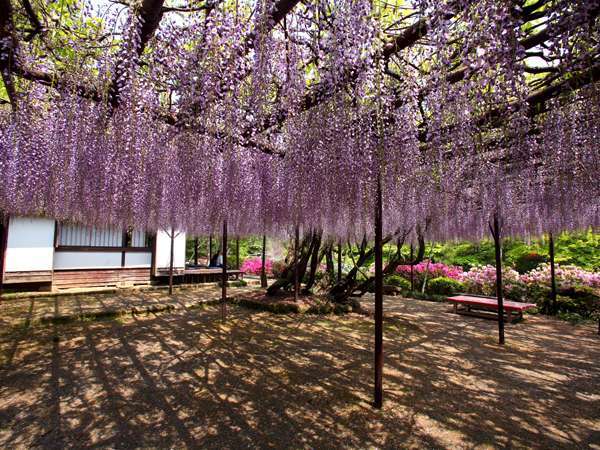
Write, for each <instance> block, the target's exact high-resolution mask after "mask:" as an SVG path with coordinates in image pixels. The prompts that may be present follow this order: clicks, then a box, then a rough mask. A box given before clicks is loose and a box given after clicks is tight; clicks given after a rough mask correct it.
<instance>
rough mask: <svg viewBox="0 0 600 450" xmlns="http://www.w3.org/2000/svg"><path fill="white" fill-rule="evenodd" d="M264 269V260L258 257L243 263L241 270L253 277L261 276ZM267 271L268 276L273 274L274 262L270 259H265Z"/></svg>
mask: <svg viewBox="0 0 600 450" xmlns="http://www.w3.org/2000/svg"><path fill="white" fill-rule="evenodd" d="M261 268H262V259H261V258H260V257H258V256H255V257H252V258H247V259H246V260H244V262H243V263H242V266H241V267H240V270H241V271H242V272H244V273H249V274H252V275H260V272H261ZM265 271H266V272H267V275H272V274H273V261H272V260H270V259H269V258H267V259H265Z"/></svg>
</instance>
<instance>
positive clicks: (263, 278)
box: [260, 234, 267, 288]
mask: <svg viewBox="0 0 600 450" xmlns="http://www.w3.org/2000/svg"><path fill="white" fill-rule="evenodd" d="M266 248H267V236H266V235H264V234H263V241H262V261H261V267H260V287H261V288H266V287H267V271H266V270H265V263H266V260H267V250H266Z"/></svg>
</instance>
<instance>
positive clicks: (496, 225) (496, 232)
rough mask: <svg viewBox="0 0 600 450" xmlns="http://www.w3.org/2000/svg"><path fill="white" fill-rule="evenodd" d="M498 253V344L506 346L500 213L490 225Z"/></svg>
mask: <svg viewBox="0 0 600 450" xmlns="http://www.w3.org/2000/svg"><path fill="white" fill-rule="evenodd" d="M490 230H491V232H492V236H493V237H494V248H495V251H496V297H497V298H498V343H499V344H500V345H504V298H503V297H504V296H503V293H502V229H501V224H500V218H499V217H498V211H496V212H494V219H493V224H492V225H490Z"/></svg>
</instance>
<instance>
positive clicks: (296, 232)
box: [294, 225, 300, 302]
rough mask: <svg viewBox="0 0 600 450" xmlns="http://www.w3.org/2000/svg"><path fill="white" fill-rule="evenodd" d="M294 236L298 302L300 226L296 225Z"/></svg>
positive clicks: (295, 287) (296, 296) (295, 284)
mask: <svg viewBox="0 0 600 450" xmlns="http://www.w3.org/2000/svg"><path fill="white" fill-rule="evenodd" d="M294 235H295V237H294V301H295V302H298V292H299V291H300V280H299V279H298V278H299V274H298V259H299V258H298V247H299V246H300V227H299V226H298V225H296V230H295V233H294Z"/></svg>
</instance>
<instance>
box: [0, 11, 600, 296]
mask: <svg viewBox="0 0 600 450" xmlns="http://www.w3.org/2000/svg"><path fill="white" fill-rule="evenodd" d="M554 3H557V4H558V6H557V5H554ZM590 3H593V2H589V1H584V0H573V1H568V2H567V1H563V2H551V5H548V8H549V12H548V21H549V22H548V24H547V27H548V28H549V29H554V30H556V33H555V34H552V35H551V36H552V37H549V38H548V39H547V40H546V42H545V43H544V44H545V45H544V52H546V53H548V55H550V54H554V55H555V56H556V55H558V57H560V62H561V64H562V66H561V67H560V68H557V77H559V75H560V74H561V73H569V72H570V71H576V70H582V69H585V68H586V67H587V66H585V64H586V61H587V60H582V59H581V56H580V55H581V53H582V52H581V49H584V48H591V47H594V46H596V45H597V41H598V30H597V29H596V28H597V27H596V28H595V27H589V26H587V25H586V24H588V23H589V17H588V15H589V4H590ZM412 4H413V6H414V8H415V11H417V12H418V11H421V12H423V13H425V12H426V13H427V14H428V15H429V18H428V20H429V21H430V23H431V24H434V25H435V26H432V27H430V28H431V29H430V30H428V36H427V39H426V40H425V41H426V42H427V45H411V46H407V47H406V48H404V47H402V48H400V47H399V48H398V50H399V52H398V55H397V56H398V58H393V59H390V60H387V61H384V59H385V58H384V56H385V49H383V50H382V48H381V41H382V40H381V37H382V36H384V35H385V30H386V29H387V25H386V23H387V22H386V21H385V20H377V17H376V16H377V15H376V14H375V13H374V12H373V10H372V4H371V2H369V1H367V0H340V1H336V2H316V3H315V4H313V3H311V4H310V5H304V7H303V8H301V9H302V11H297V12H296V13H290V14H289V15H288V16H286V22H285V30H284V31H281V30H280V28H281V27H277V30H274V27H273V23H271V22H270V21H269V20H270V19H268V18H269V17H271V16H269V14H270V12H271V11H272V10H273V8H274V3H273V2H272V1H269V0H264V1H259V2H257V4H256V5H254V6H256V8H249V10H252V11H253V12H252V17H246V18H244V20H240V19H241V17H238V11H235V12H234V11H233V10H232V8H221V7H216V8H215V9H214V11H212V12H211V13H210V15H208V16H207V17H202V18H200V17H199V16H198V17H195V18H194V19H190V20H189V23H188V22H186V23H185V24H182V23H181V21H178V20H171V21H164V23H162V24H161V28H160V29H159V30H158V31H157V33H156V34H155V36H154V37H153V41H152V42H150V43H148V44H147V45H148V47H146V50H147V51H145V52H143V53H142V54H141V56H140V54H139V53H140V50H141V48H142V47H141V45H142V43H141V41H140V39H141V27H142V26H143V24H142V23H140V22H139V21H137V20H134V19H133V18H130V19H129V20H127V21H125V26H124V31H123V33H122V36H123V40H124V42H125V44H126V45H123V46H122V48H121V50H120V51H119V52H116V55H115V54H112V53H109V52H106V54H104V55H103V57H102V58H100V59H99V60H98V61H95V62H94V64H92V65H91V66H90V65H86V64H83V63H82V64H80V65H77V64H74V67H73V68H72V69H71V70H70V71H68V73H66V74H65V76H64V77H63V78H61V82H60V83H59V84H53V86H51V87H49V86H46V85H41V84H26V83H24V84H23V86H24V87H23V92H20V95H19V99H20V105H19V108H18V109H17V110H15V111H10V110H9V109H8V108H6V109H3V110H2V111H0V210H1V211H3V212H4V213H8V214H17V215H45V216H50V217H54V218H56V219H59V220H72V221H77V222H81V223H84V224H88V225H94V226H107V225H112V226H120V227H125V226H134V227H136V228H140V229H150V230H156V229H158V228H168V227H171V226H173V227H175V228H178V229H182V230H185V231H187V232H190V233H192V234H198V235H202V234H203V235H207V234H209V233H214V232H218V230H219V229H220V227H221V223H222V221H223V220H225V219H226V220H227V221H228V223H229V229H230V231H231V232H232V233H236V234H238V235H245V234H263V233H268V234H270V235H275V236H288V235H289V234H290V232H291V231H292V230H293V229H294V226H296V225H300V226H301V228H302V231H303V232H306V231H308V230H311V229H319V230H322V232H323V236H324V238H333V237H334V238H336V240H338V239H341V240H342V241H344V242H345V241H347V240H350V241H352V242H357V241H360V240H361V239H362V238H363V236H365V235H366V236H367V237H368V238H372V236H373V228H374V223H373V221H374V220H373V217H374V214H373V205H374V204H375V195H376V192H377V189H376V186H377V183H376V181H377V180H378V179H380V180H381V185H382V193H383V205H384V206H383V224H384V225H383V226H384V233H385V234H390V233H397V232H398V230H404V231H405V232H406V233H407V234H408V240H412V241H414V240H415V238H416V236H415V234H416V233H415V230H416V229H417V227H421V228H422V229H426V237H427V239H428V240H438V241H441V240H447V239H454V238H467V239H479V238H481V237H483V236H485V235H487V234H488V224H489V220H490V216H491V215H492V214H494V213H498V214H499V215H500V217H501V222H502V225H503V226H502V228H503V235H504V236H509V235H539V234H541V233H543V232H546V231H558V230H573V229H583V228H586V227H589V226H595V227H598V226H600V214H599V212H600V186H599V184H598V182H597V175H598V169H599V167H600V159H599V158H600V156H599V155H600V152H599V151H598V136H599V135H600V86H599V85H598V83H596V84H594V83H592V84H589V86H588V87H587V88H582V89H580V90H579V91H577V92H575V93H572V92H571V90H570V89H565V90H564V91H565V93H564V95H565V97H564V98H560V99H548V100H547V101H546V102H545V103H544V108H538V109H543V110H544V111H545V112H544V114H538V115H534V114H533V112H534V111H533V109H536V108H532V107H531V106H532V105H531V104H530V100H528V98H527V92H528V89H529V88H530V85H529V84H528V80H527V77H526V72H525V66H526V64H525V63H524V62H523V61H524V58H525V57H526V54H525V50H526V49H524V48H523V46H522V42H523V39H522V38H523V33H524V32H525V31H524V28H525V27H523V26H521V25H522V24H521V22H520V20H521V19H520V18H519V14H516V13H515V10H514V9H513V8H512V7H511V5H510V2H497V1H495V0H479V1H477V2H473V1H470V0H459V1H434V0H417V1H415V2H412ZM565 5H566V6H565ZM328 11H329V12H330V14H329V15H327V17H326V18H324V19H321V17H322V16H323V15H324V14H325V12H328ZM134 14H135V11H134V10H133V9H132V11H131V15H132V16H133V15H134ZM241 14H242V13H241V12H240V15H241ZM415 14H416V13H415ZM246 19H247V20H246ZM116 20H117V19H115V21H116ZM111 25H114V26H115V27H121V28H123V27H122V24H121V23H120V22H118V23H117V22H115V23H114V24H111ZM388 25H389V24H388ZM561 30H568V34H567V35H565V34H564V32H562V31H561ZM567 37H568V39H567ZM76 45H77V44H76V43H73V46H74V47H76ZM461 45H462V46H463V48H461V47H460V46H461ZM457 46H458V47H457ZM594 48H595V47H594ZM74 50H77V48H74ZM23 53H25V51H24V52H23ZM546 56H547V55H545V57H546ZM23 57H24V56H23ZM140 58H145V61H144V62H145V64H144V65H143V66H142V65H140V64H138V63H139V59H140ZM395 60H397V61H408V62H410V64H402V65H401V66H400V67H399V66H398V65H397V63H394V61H395ZM588 63H589V61H588ZM419 66H421V69H419ZM422 67H427V70H422ZM450 67H459V68H461V70H462V71H463V72H461V73H460V74H459V75H461V76H460V77H459V79H458V81H456V76H455V74H451V73H449V68H450ZM394 71H396V72H397V73H396V76H395V78H394V77H391V76H390V75H389V74H390V73H392V74H394V73H395V72H394ZM111 74H118V75H119V79H118V80H116V84H117V86H118V102H116V101H112V100H114V99H111V98H110V97H111V94H110V92H112V90H111V89H112V86H113V84H114V83H113V82H114V81H115V80H113V79H112V75H111ZM451 75H452V76H454V81H452V80H451V79H452V76H451ZM398 79H399V80H398ZM83 81H85V82H87V83H89V86H88V87H89V89H88V90H83V89H82V88H81V83H82V82H83ZM398 81H400V83H398ZM557 82H558V81H557ZM574 84H575V83H574ZM431 266H432V267H430V268H429V270H430V271H432V272H431V273H432V274H434V275H432V276H449V277H451V278H455V277H456V273H455V269H453V268H442V267H441V266H436V265H433V264H432V265H431ZM421 269H422V267H419V268H417V271H419V270H421ZM402 270H404V269H402ZM482 270H483V269H482ZM487 270H488V269H485V270H483V272H482V273H479V272H477V273H475V272H474V273H473V274H472V277H473V279H474V280H479V279H480V278H481V280H482V281H481V285H482V286H484V285H485V286H486V287H485V290H486V291H487V290H488V287H487V286H488V285H487V284H485V283H486V282H484V281H483V280H485V279H486V277H487V276H488V274H487V272H486V271H487ZM417 273H423V272H422V270H421V272H417ZM508 277H509V278H507V282H508V283H510V282H511V280H510V275H508ZM474 283H475V281H474ZM477 283H479V281H477ZM482 290H484V288H482Z"/></svg>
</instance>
